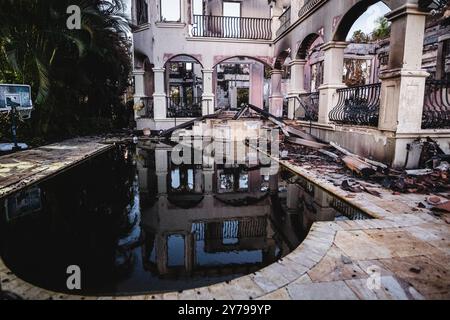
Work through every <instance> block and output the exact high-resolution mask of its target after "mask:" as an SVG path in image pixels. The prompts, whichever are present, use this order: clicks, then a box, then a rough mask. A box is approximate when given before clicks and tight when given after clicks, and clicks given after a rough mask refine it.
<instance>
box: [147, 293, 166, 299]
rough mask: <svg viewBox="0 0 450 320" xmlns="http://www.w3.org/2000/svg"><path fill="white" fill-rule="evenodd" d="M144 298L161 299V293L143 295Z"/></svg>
mask: <svg viewBox="0 0 450 320" xmlns="http://www.w3.org/2000/svg"><path fill="white" fill-rule="evenodd" d="M145 300H163V295H162V294H149V295H146V296H145Z"/></svg>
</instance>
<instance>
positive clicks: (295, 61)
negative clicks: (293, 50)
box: [289, 59, 308, 67]
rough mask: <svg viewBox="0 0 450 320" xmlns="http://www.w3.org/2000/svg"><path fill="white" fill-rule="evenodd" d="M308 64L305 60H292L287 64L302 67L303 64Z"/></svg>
mask: <svg viewBox="0 0 450 320" xmlns="http://www.w3.org/2000/svg"><path fill="white" fill-rule="evenodd" d="M307 63H308V60H306V59H294V60H292V61H291V62H289V66H290V67H292V66H304V65H305V64H307Z"/></svg>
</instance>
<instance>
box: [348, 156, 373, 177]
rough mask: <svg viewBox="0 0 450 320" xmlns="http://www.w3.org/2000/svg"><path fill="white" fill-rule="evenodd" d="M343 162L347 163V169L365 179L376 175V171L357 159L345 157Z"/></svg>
mask: <svg viewBox="0 0 450 320" xmlns="http://www.w3.org/2000/svg"><path fill="white" fill-rule="evenodd" d="M342 161H343V162H344V163H345V165H346V166H347V168H349V169H350V170H352V171H353V172H355V173H357V174H359V175H362V176H364V177H369V176H371V175H373V174H375V173H376V170H375V169H374V168H373V167H372V166H371V165H370V164H368V163H366V162H364V161H362V160H360V159H358V158H356V157H353V156H345V157H343V158H342Z"/></svg>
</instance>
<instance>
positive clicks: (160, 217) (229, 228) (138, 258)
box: [0, 144, 367, 295]
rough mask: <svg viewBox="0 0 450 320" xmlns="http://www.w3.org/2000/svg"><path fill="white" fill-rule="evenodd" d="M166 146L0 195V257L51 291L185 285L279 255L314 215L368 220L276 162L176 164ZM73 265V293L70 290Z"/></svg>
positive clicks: (128, 152) (107, 158)
mask: <svg viewBox="0 0 450 320" xmlns="http://www.w3.org/2000/svg"><path fill="white" fill-rule="evenodd" d="M170 150H171V147H169V146H168V145H165V144H157V145H147V146H138V147H136V146H134V145H133V146H119V147H117V148H116V149H115V150H114V151H111V152H108V153H106V154H103V155H101V156H98V157H96V158H95V159H93V160H90V161H89V162H86V163H84V164H82V165H80V166H78V167H76V168H74V169H71V170H69V171H67V172H65V173H62V174H60V175H58V176H56V177H54V178H52V179H50V180H47V181H45V182H42V183H40V184H39V185H37V186H35V187H33V188H30V189H28V190H25V191H24V192H20V193H17V194H15V195H13V196H11V197H9V198H8V199H2V200H0V202H1V205H0V210H1V219H0V222H1V224H0V227H1V229H0V230H1V233H0V239H1V255H2V258H3V259H4V261H5V263H6V264H7V265H8V266H9V267H10V268H11V269H12V270H13V271H14V272H15V273H16V274H17V275H18V276H19V277H21V278H22V279H24V280H26V281H28V282H31V283H33V284H35V285H38V286H41V287H44V288H47V289H52V290H56V291H60V292H71V293H75V294H81V293H83V294H109V295H112V294H129V293H144V292H145V293H149V292H162V291H172V290H183V289H188V288H195V287H200V286H204V285H209V284H213V283H217V282H222V281H226V280H230V279H233V278H236V277H239V276H242V275H245V274H249V273H252V272H254V271H257V270H259V269H261V268H263V267H265V266H267V265H269V264H271V263H273V262H275V261H277V260H278V259H280V258H282V257H283V256H285V255H287V254H288V253H289V252H291V251H292V250H293V249H295V248H296V247H297V246H298V245H299V244H300V243H301V242H302V241H303V239H304V238H305V237H306V235H307V233H308V230H309V228H310V227H311V225H312V223H313V222H314V221H332V220H336V219H338V220H339V219H365V218H367V216H365V215H364V214H363V213H362V212H359V211H358V210H356V209H354V208H352V207H349V206H348V205H347V204H345V203H343V202H342V201H340V200H338V199H336V198H334V197H333V196H331V195H330V194H328V193H327V192H325V191H323V190H322V189H320V188H318V187H317V186H315V185H313V184H311V183H309V182H307V181H306V180H304V179H302V178H300V177H298V176H296V175H294V174H292V173H291V172H289V171H287V170H285V169H280V170H279V172H278V174H276V175H271V176H270V175H265V174H264V173H263V170H262V169H263V167H262V166H259V165H255V166H245V165H219V164H216V165H214V166H211V167H205V166H202V165H180V166H176V165H174V164H173V163H172V161H171V160H170V159H171V157H170ZM3 204H4V205H3ZM74 265H75V266H78V267H79V268H80V271H81V273H80V274H81V278H80V280H81V290H74V291H69V290H68V288H67V279H68V277H69V276H70V274H68V273H67V271H68V267H69V266H74ZM72 280H73V278H72ZM71 283H72V284H73V282H71Z"/></svg>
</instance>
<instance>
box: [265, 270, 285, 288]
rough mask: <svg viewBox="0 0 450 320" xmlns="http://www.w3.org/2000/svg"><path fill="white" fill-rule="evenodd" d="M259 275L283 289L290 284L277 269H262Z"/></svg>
mask: <svg viewBox="0 0 450 320" xmlns="http://www.w3.org/2000/svg"><path fill="white" fill-rule="evenodd" d="M259 273H260V274H261V275H262V276H263V277H266V278H267V279H270V281H271V282H272V283H273V284H275V285H277V286H278V287H283V286H285V285H286V284H288V283H289V282H290V281H289V279H287V278H286V277H285V276H284V275H283V274H282V273H280V272H278V271H277V270H276V269H273V268H272V267H271V266H268V267H267V268H264V269H262V270H261V271H259Z"/></svg>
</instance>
